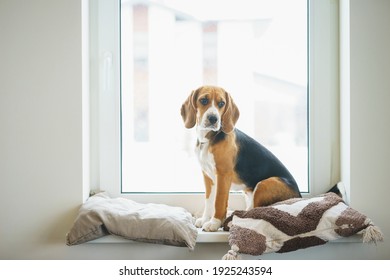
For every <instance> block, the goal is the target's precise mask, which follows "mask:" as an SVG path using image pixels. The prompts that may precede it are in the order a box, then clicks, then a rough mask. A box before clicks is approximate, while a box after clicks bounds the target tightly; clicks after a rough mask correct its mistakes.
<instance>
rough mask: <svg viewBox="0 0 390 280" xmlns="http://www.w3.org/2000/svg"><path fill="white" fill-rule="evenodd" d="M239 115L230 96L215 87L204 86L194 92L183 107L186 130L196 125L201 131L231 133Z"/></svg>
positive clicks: (182, 112) (182, 114)
mask: <svg viewBox="0 0 390 280" xmlns="http://www.w3.org/2000/svg"><path fill="white" fill-rule="evenodd" d="M239 115H240V112H239V111H238V108H237V106H236V104H235V103H234V102H233V99H232V98H231V96H230V94H229V93H227V92H226V91H225V90H224V89H223V88H220V87H215V86H203V87H200V88H198V89H196V90H194V91H192V93H191V94H190V96H189V97H188V98H187V100H186V101H185V102H184V103H183V105H182V107H181V116H182V118H183V121H184V125H185V127H186V128H192V127H194V126H195V124H196V125H197V126H198V128H199V129H201V130H209V131H219V130H222V131H223V132H225V133H230V132H231V131H232V130H233V129H234V125H235V124H236V122H237V120H238V117H239Z"/></svg>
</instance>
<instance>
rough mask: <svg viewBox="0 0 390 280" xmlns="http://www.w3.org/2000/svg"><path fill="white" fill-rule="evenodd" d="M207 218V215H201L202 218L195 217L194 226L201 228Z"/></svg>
mask: <svg viewBox="0 0 390 280" xmlns="http://www.w3.org/2000/svg"><path fill="white" fill-rule="evenodd" d="M208 220H210V218H208V217H202V218H199V219H196V221H195V226H196V227H197V228H201V227H203V225H204V224H205V223H206V222H207V221H208Z"/></svg>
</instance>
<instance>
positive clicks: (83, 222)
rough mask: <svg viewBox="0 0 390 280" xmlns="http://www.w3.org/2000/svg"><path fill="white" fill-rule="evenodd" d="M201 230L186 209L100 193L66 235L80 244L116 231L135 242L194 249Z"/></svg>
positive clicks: (71, 243) (80, 213) (87, 203)
mask: <svg viewBox="0 0 390 280" xmlns="http://www.w3.org/2000/svg"><path fill="white" fill-rule="evenodd" d="M197 233H198V232H197V229H196V228H195V226H194V224H193V217H192V215H191V214H190V213H189V212H188V211H187V210H185V209H184V208H180V207H172V206H168V205H164V204H152V203H148V204H141V203H137V202H134V201H132V200H129V199H125V198H110V197H109V196H108V195H107V194H106V193H98V194H96V195H94V196H92V197H90V198H89V199H88V200H87V201H86V202H85V203H84V204H83V205H82V206H81V208H80V210H79V214H78V216H77V218H76V220H75V222H74V224H73V226H72V228H71V229H70V231H69V233H68V234H67V236H66V244H67V245H77V244H81V243H84V242H87V241H90V240H94V239H96V238H99V237H102V236H105V235H107V234H113V235H117V236H121V237H123V238H126V239H131V240H135V241H142V242H149V243H158V244H166V245H173V246H180V247H185V246H187V247H188V248H189V249H191V250H193V249H194V247H195V243H196V238H197Z"/></svg>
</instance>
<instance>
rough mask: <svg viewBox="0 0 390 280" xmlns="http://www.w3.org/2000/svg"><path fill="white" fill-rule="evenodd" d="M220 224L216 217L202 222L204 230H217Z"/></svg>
mask: <svg viewBox="0 0 390 280" xmlns="http://www.w3.org/2000/svg"><path fill="white" fill-rule="evenodd" d="M221 225H222V221H221V220H219V219H216V218H212V219H211V220H210V221H208V222H206V223H204V224H203V227H202V228H203V230H204V231H217V230H218V229H219V228H220V227H221Z"/></svg>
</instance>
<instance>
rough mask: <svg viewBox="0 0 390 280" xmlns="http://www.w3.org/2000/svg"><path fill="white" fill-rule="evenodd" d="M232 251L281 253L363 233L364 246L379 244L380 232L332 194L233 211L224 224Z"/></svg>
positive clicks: (233, 256)
mask: <svg viewBox="0 0 390 280" xmlns="http://www.w3.org/2000/svg"><path fill="white" fill-rule="evenodd" d="M224 229H225V230H229V231H230V235H229V244H230V246H231V250H230V251H229V252H228V253H227V254H226V255H225V256H224V259H237V258H239V254H250V255H261V254H264V253H270V252H277V253H284V252H290V251H295V250H298V249H303V248H307V247H311V246H317V245H322V244H325V243H326V242H328V241H330V240H335V239H338V238H341V237H347V236H351V235H354V234H356V233H358V232H361V231H362V233H363V242H376V241H382V240H383V236H382V233H381V232H380V230H379V228H378V227H376V226H374V224H373V223H372V221H371V220H370V219H369V218H367V217H366V216H365V215H363V214H361V213H359V212H358V211H356V210H354V209H352V208H350V207H348V206H347V205H346V204H345V203H344V202H343V200H342V199H341V198H340V197H339V196H337V195H336V194H334V193H327V194H325V195H321V196H318V197H313V198H294V199H289V200H286V201H283V202H279V203H276V204H273V205H271V206H267V207H258V208H254V209H252V210H249V211H235V212H233V214H232V215H231V216H230V217H228V218H227V219H226V221H225V223H224Z"/></svg>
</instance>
